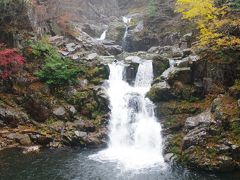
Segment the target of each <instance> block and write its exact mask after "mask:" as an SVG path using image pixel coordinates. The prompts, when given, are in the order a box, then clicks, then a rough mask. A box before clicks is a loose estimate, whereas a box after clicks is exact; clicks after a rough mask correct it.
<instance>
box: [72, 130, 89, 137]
mask: <svg viewBox="0 0 240 180" xmlns="http://www.w3.org/2000/svg"><path fill="white" fill-rule="evenodd" d="M74 133H75V135H76V136H77V137H79V138H86V137H87V133H86V132H83V131H74Z"/></svg>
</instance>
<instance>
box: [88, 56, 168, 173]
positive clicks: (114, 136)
mask: <svg viewBox="0 0 240 180" xmlns="http://www.w3.org/2000/svg"><path fill="white" fill-rule="evenodd" d="M109 67H110V78H109V88H108V95H109V97H110V102H111V119H110V134H109V137H110V142H109V147H108V149H107V150H104V151H101V152H99V153H98V154H97V155H94V156H92V157H91V158H93V159H98V160H101V161H114V162H117V163H118V164H119V165H120V166H121V167H122V166H123V167H124V168H125V169H126V170H131V169H144V168H150V167H154V166H156V165H157V166H159V165H161V166H164V159H163V155H162V138H161V126H160V124H159V123H158V122H157V121H156V119H155V116H154V105H153V103H152V102H151V101H150V100H149V99H148V98H145V95H146V93H147V92H148V91H149V89H150V87H151V82H152V80H153V68H152V62H151V61H147V60H146V61H144V62H142V64H140V65H139V68H138V72H137V76H136V80H135V84H134V86H130V85H129V84H128V83H127V82H125V81H123V77H124V72H125V71H124V65H123V64H118V63H114V64H110V65H109Z"/></svg>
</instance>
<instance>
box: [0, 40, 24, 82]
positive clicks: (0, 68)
mask: <svg viewBox="0 0 240 180" xmlns="http://www.w3.org/2000/svg"><path fill="white" fill-rule="evenodd" d="M24 62H25V60H24V57H23V56H21V55H20V54H19V53H18V52H17V50H16V49H8V48H5V46H4V45H3V44H0V79H6V78H8V77H9V76H10V75H11V74H12V73H15V72H16V71H17V70H18V68H19V67H20V66H21V65H22V64H24Z"/></svg>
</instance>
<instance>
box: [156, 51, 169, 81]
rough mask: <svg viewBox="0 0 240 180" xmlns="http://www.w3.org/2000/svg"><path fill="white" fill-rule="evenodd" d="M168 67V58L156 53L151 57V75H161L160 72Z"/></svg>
mask: <svg viewBox="0 0 240 180" xmlns="http://www.w3.org/2000/svg"><path fill="white" fill-rule="evenodd" d="M167 68H169V59H168V58H165V57H162V56H160V55H156V56H154V57H153V75H154V78H157V77H158V76H161V75H162V73H163V72H164V71H165V70H166V69H167Z"/></svg>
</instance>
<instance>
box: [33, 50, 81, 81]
mask: <svg viewBox="0 0 240 180" xmlns="http://www.w3.org/2000/svg"><path fill="white" fill-rule="evenodd" d="M79 73H80V68H78V67H77V66H76V65H75V64H74V63H73V62H72V61H71V60H70V59H68V58H62V57H61V56H59V55H58V56H57V55H49V56H47V57H46V59H45V64H44V65H43V67H42V70H41V71H39V72H37V73H36V75H37V76H38V77H39V78H40V79H41V80H42V81H44V82H46V83H47V84H49V85H65V84H73V83H75V82H76V79H77V76H78V74H79Z"/></svg>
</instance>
